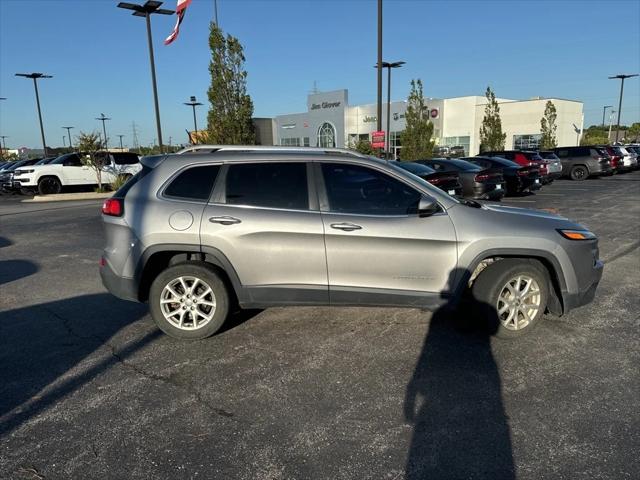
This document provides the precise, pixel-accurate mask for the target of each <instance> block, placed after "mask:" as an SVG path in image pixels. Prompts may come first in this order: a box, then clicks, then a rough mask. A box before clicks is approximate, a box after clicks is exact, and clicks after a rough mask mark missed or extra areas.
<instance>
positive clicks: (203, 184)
mask: <svg viewBox="0 0 640 480" xmlns="http://www.w3.org/2000/svg"><path fill="white" fill-rule="evenodd" d="M218 170H220V166H219V165H203V166H201V167H191V168H188V169H187V170H184V171H183V172H181V173H180V174H179V175H178V176H177V177H176V178H175V179H174V180H173V181H172V182H171V183H170V184H169V186H168V187H167V188H166V189H165V191H164V194H165V195H166V196H168V197H175V198H183V199H185V200H198V201H207V200H209V195H210V194H211V189H212V188H213V182H215V180H216V176H217V175H218ZM134 183H135V182H134ZM129 188H131V187H129Z"/></svg>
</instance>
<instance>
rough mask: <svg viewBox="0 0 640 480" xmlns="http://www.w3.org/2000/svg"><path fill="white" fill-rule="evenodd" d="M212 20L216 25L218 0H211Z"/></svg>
mask: <svg viewBox="0 0 640 480" xmlns="http://www.w3.org/2000/svg"><path fill="white" fill-rule="evenodd" d="M213 21H214V22H215V23H216V27H217V26H218V0H213Z"/></svg>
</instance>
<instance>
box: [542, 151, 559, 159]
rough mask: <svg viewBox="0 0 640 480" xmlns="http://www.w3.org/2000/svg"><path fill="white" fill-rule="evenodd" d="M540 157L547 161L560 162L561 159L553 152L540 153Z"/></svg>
mask: <svg viewBox="0 0 640 480" xmlns="http://www.w3.org/2000/svg"><path fill="white" fill-rule="evenodd" d="M540 156H541V157H542V158H544V159H545V160H560V158H559V157H558V156H557V155H556V154H555V153H553V152H540Z"/></svg>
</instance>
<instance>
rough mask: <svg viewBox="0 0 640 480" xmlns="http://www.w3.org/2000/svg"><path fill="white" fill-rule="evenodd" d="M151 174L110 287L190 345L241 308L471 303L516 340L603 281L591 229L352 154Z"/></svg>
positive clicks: (249, 152) (109, 227) (203, 162)
mask: <svg viewBox="0 0 640 480" xmlns="http://www.w3.org/2000/svg"><path fill="white" fill-rule="evenodd" d="M203 150H205V149H200V151H201V152H203ZM141 163H142V165H143V168H142V171H141V172H140V173H138V174H137V175H136V176H135V177H134V178H132V179H131V180H130V181H129V182H128V183H126V184H125V185H124V186H123V187H122V188H121V189H120V190H119V191H118V192H116V194H114V196H113V197H112V198H110V199H108V200H106V201H105V203H104V205H103V220H104V225H105V232H106V247H105V249H104V253H103V257H102V259H101V268H100V273H101V276H102V280H103V283H104V285H105V286H106V287H107V289H108V290H109V291H111V292H112V293H113V294H115V295H116V296H118V297H120V298H125V299H129V300H136V301H143V302H144V301H148V302H149V308H150V310H151V315H152V317H153V319H154V321H155V322H156V323H157V325H158V327H159V328H160V329H162V331H164V332H165V333H167V334H169V335H171V336H173V337H177V338H183V339H196V338H204V337H207V336H209V335H212V334H213V333H214V332H216V331H217V330H218V329H219V328H220V327H221V326H222V324H223V322H224V321H225V318H226V317H227V315H228V313H229V312H230V310H232V309H233V307H234V306H239V307H240V308H264V307H270V306H275V305H376V306H406V307H422V308H427V309H435V308H438V307H441V306H443V305H444V304H456V302H457V301H458V300H459V299H460V298H467V299H470V300H472V301H473V302H475V305H476V308H475V309H474V310H475V312H474V313H475V314H478V315H479V316H481V317H482V318H483V319H484V320H485V321H487V322H489V323H492V324H494V325H495V327H496V330H497V334H498V335H501V336H514V335H518V334H520V333H522V332H526V331H528V330H530V329H531V328H532V327H533V326H534V325H535V324H536V322H537V321H538V320H539V319H540V318H541V316H542V315H543V314H544V313H545V311H550V312H552V313H554V314H557V315H561V314H563V313H565V312H567V311H568V310H570V309H572V308H574V307H577V306H580V305H584V304H585V303H588V302H590V301H591V300H592V299H593V297H594V295H595V291H596V287H597V285H598V282H599V280H600V277H601V275H602V269H603V264H602V262H601V261H600V260H599V259H598V241H597V239H596V237H595V235H594V234H593V233H591V232H589V231H588V230H587V229H586V228H585V227H583V226H581V225H578V224H576V223H573V222H571V221H569V220H567V219H565V218H562V217H559V216H557V215H553V214H551V213H547V212H543V211H534V210H525V209H520V208H514V207H505V206H497V205H480V204H478V203H475V202H473V201H469V200H462V201H461V200H457V199H455V198H453V197H450V196H449V195H447V194H446V193H445V192H443V191H441V190H440V189H438V188H436V187H434V186H432V185H431V184H429V183H428V182H426V181H424V180H422V179H421V178H419V177H417V176H415V175H412V174H411V173H409V172H407V171H405V170H403V169H401V168H399V167H397V166H395V165H394V164H393V162H385V161H384V160H379V159H376V158H373V157H367V156H363V155H359V154H356V153H353V152H350V151H340V150H335V149H333V150H325V149H320V148H304V149H301V148H292V147H283V148H278V147H268V148H265V147H262V148H260V147H220V146H209V147H207V149H206V153H184V154H182V155H166V156H164V155H162V156H153V157H145V158H143V159H142V160H141Z"/></svg>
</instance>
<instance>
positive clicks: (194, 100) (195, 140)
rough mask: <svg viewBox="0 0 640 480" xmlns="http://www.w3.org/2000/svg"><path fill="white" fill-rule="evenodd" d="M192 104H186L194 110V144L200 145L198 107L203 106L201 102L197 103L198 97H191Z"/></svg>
mask: <svg viewBox="0 0 640 480" xmlns="http://www.w3.org/2000/svg"><path fill="white" fill-rule="evenodd" d="M190 99H191V101H190V102H185V105H189V106H191V107H192V108H193V139H192V140H194V142H193V144H194V145H195V144H196V143H198V124H197V123H196V107H198V106H200V105H202V104H201V103H200V102H196V97H194V96H193V95H191V97H190Z"/></svg>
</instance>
